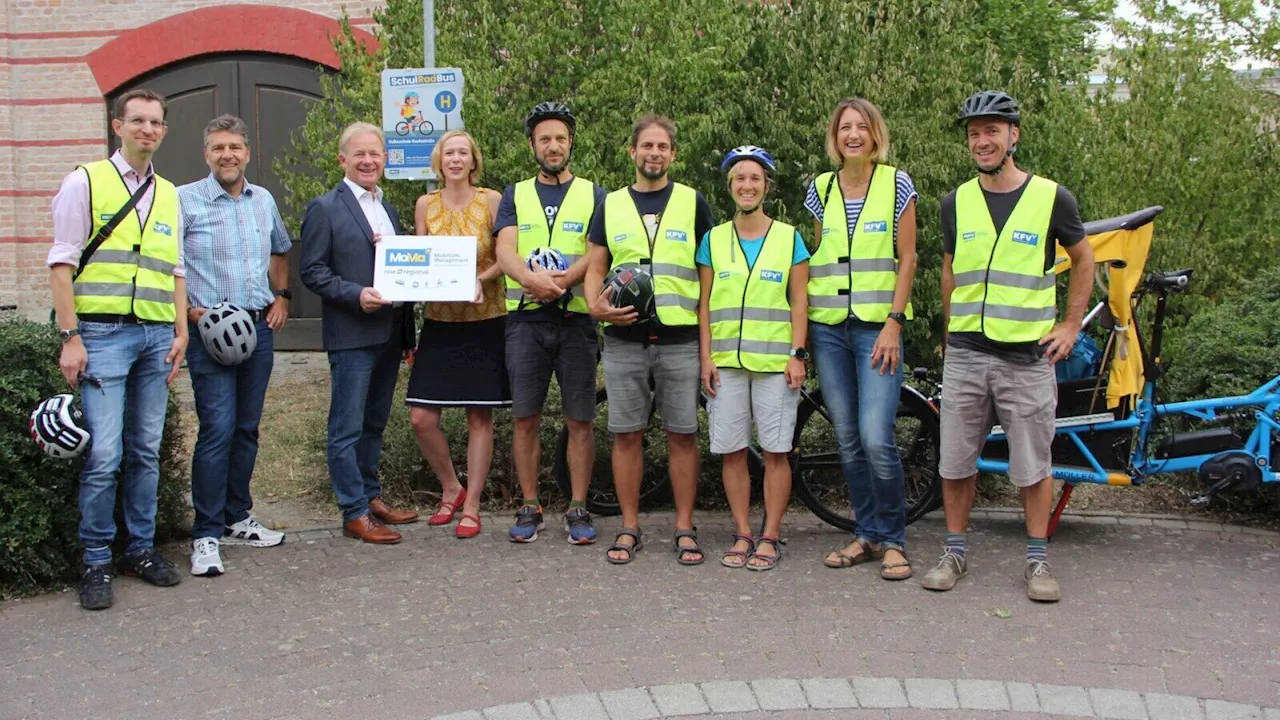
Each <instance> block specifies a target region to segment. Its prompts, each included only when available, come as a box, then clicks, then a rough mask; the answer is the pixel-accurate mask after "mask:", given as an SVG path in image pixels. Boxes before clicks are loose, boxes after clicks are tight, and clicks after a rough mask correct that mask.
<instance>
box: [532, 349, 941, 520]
mask: <svg viewBox="0 0 1280 720" xmlns="http://www.w3.org/2000/svg"><path fill="white" fill-rule="evenodd" d="M926 378H927V375H926V373H925V371H924V370H922V369H917V370H915V371H914V372H913V373H912V380H913V381H915V382H923V381H925V380H926ZM652 385H653V381H652V379H651V380H650V387H651V388H652ZM607 402H608V394H607V393H606V392H605V390H604V388H600V389H599V390H597V391H596V407H597V411H596V430H597V432H596V438H597V439H596V460H595V465H594V466H593V469H592V474H591V485H590V487H589V488H588V491H587V509H588V510H589V511H591V512H592V513H593V514H596V515H605V516H611V515H617V514H619V512H620V509H619V507H618V498H617V495H616V493H615V492H614V488H613V467H612V465H611V461H610V452H609V451H610V446H611V443H610V441H609V439H608V438H609V433H608V427H607V418H608V411H607V409H606V407H605V405H606V403H607ZM698 404H699V406H700V407H701V408H703V409H704V410H705V408H706V397H705V396H704V395H703V394H702V393H701V392H699V393H698ZM704 417H705V415H704ZM894 435H895V439H896V440H897V444H898V453H899V455H900V456H901V457H902V470H903V478H904V482H905V483H906V488H907V523H908V524H910V523H913V522H915V521H916V520H919V519H920V518H921V517H923V516H924V515H925V514H927V513H929V512H932V511H934V510H936V509H938V508H939V507H941V506H942V486H941V483H940V482H939V478H938V411H937V405H936V401H935V400H934V399H931V398H930V397H928V396H926V395H925V394H923V393H921V392H920V391H919V390H917V389H916V388H915V387H914V386H913V385H912V384H910V383H904V384H903V386H902V391H901V395H900V397H899V402H898V417H897V420H896V422H895V427H894ZM706 437H707V433H706V432H705V427H704V428H702V432H700V433H699V439H700V440H702V439H704V438H706ZM643 445H644V453H645V461H644V477H643V479H642V481H641V486H640V507H641V509H642V510H643V509H646V508H652V507H654V506H656V505H659V504H661V503H663V502H666V501H667V500H668V499H669V498H670V492H671V486H670V482H669V480H668V474H667V472H668V458H667V452H666V433H665V431H663V429H662V426H661V423H660V422H658V421H657V419H656V410H651V411H650V413H649V427H648V429H647V430H646V431H645V436H644V443H643ZM793 447H794V450H792V452H791V470H792V490H793V492H794V494H795V495H796V496H797V497H799V498H800V501H801V502H802V503H804V505H805V507H807V508H809V510H810V511H811V512H812V513H813V514H814V515H817V516H818V517H819V518H821V519H822V520H823V521H825V522H827V523H829V524H831V525H834V526H835V527H838V528H840V529H842V530H846V531H848V532H853V530H854V528H855V527H856V520H855V518H853V516H852V514H851V512H850V509H849V487H848V484H847V483H846V481H845V478H844V473H843V471H842V470H841V467H840V454H839V451H838V450H837V445H836V438H835V430H834V428H833V426H832V424H831V416H830V414H829V412H828V410H827V408H826V406H825V404H824V403H823V400H822V390H821V388H818V387H811V386H810V385H809V383H807V382H806V385H805V387H804V388H802V389H801V391H800V407H799V411H798V413H797V415H796V430H795V440H794V443H793ZM568 449H569V430H568V427H561V428H560V433H559V435H558V437H557V438H556V455H555V457H556V461H555V477H556V482H557V484H559V486H560V490H561V492H563V493H564V494H565V496H566V497H568V496H569V494H570V483H569V465H568V460H567V453H568ZM747 466H748V469H749V472H750V474H751V479H752V485H753V488H754V489H756V490H758V489H759V488H760V486H761V484H762V483H763V480H764V456H763V455H762V453H761V450H760V448H759V447H757V446H755V445H753V446H751V447H750V448H749V449H748V453H747Z"/></svg>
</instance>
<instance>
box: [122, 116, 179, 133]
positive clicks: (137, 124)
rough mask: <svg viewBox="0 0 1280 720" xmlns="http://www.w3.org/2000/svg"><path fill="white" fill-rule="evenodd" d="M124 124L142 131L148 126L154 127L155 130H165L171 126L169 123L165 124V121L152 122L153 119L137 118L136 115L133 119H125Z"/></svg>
mask: <svg viewBox="0 0 1280 720" xmlns="http://www.w3.org/2000/svg"><path fill="white" fill-rule="evenodd" d="M124 122H125V124H126V125H128V126H129V127H131V128H134V129H135V130H138V129H142V128H144V127H146V126H148V125H150V126H152V127H154V128H160V129H163V128H165V127H168V125H169V123H166V122H165V121H163V120H151V119H148V118H141V117H137V116H136V115H135V116H133V117H127V118H125V119H124Z"/></svg>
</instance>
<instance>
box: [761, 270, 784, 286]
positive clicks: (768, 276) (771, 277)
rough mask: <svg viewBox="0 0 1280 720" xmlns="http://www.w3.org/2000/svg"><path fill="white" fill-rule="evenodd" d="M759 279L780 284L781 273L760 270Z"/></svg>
mask: <svg viewBox="0 0 1280 720" xmlns="http://www.w3.org/2000/svg"><path fill="white" fill-rule="evenodd" d="M760 279H761V280H765V281H768V282H776V283H780V282H782V273H780V272H778V271H777V270H761V271H760Z"/></svg>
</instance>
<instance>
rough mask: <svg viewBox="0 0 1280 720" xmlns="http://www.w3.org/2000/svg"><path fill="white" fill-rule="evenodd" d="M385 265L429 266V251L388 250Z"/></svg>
mask: <svg viewBox="0 0 1280 720" xmlns="http://www.w3.org/2000/svg"><path fill="white" fill-rule="evenodd" d="M386 260H387V262H386V264H387V267H429V266H430V265H431V251H430V250H427V249H425V248H424V249H422V250H388V251H387V258H386Z"/></svg>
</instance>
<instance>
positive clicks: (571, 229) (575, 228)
mask: <svg viewBox="0 0 1280 720" xmlns="http://www.w3.org/2000/svg"><path fill="white" fill-rule="evenodd" d="M560 229H561V230H563V231H565V232H568V233H580V232H582V223H580V222H570V221H568V220H566V221H564V222H562V223H560Z"/></svg>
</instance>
